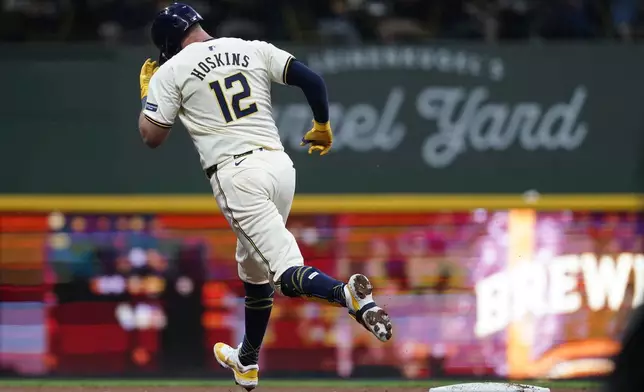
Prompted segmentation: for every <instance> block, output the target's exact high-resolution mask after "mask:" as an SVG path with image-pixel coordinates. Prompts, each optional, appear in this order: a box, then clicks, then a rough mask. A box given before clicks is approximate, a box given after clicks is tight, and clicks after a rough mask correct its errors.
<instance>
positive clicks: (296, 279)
mask: <svg viewBox="0 0 644 392" xmlns="http://www.w3.org/2000/svg"><path fill="white" fill-rule="evenodd" d="M316 271H317V269H315V268H313V267H308V266H294V267H290V268H288V269H287V270H286V271H284V273H283V274H282V276H280V278H279V280H278V281H277V282H276V285H275V287H276V289H277V290H278V292H279V293H280V294H282V295H284V296H285V297H293V298H295V297H301V296H302V291H303V290H302V287H301V282H302V280H304V278H306V277H308V275H310V273H312V272H316Z"/></svg>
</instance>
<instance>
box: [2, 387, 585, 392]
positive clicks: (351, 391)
mask: <svg viewBox="0 0 644 392" xmlns="http://www.w3.org/2000/svg"><path fill="white" fill-rule="evenodd" d="M428 388H429V387H426V388H420V387H405V388H396V387H390V386H386V387H374V386H369V387H359V388H357V387H349V388H339V387H332V388H329V387H326V388H324V387H300V388H297V387H259V388H257V389H255V390H254V391H253V392H427V390H428ZM592 390H593V388H552V389H551V392H590V391H592ZM2 392H246V390H245V389H242V388H239V387H237V386H234V385H233V386H231V387H221V386H219V387H178V386H177V387H143V386H137V387H115V386H106V387H101V386H91V387H90V386H70V387H50V386H33V387H31V386H30V387H4V388H2Z"/></svg>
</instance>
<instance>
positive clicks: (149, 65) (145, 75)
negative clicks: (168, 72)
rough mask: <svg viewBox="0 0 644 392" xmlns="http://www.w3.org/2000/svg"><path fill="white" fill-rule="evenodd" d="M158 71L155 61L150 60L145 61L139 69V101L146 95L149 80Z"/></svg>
mask: <svg viewBox="0 0 644 392" xmlns="http://www.w3.org/2000/svg"><path fill="white" fill-rule="evenodd" d="M158 69H159V66H158V65H157V62H156V61H152V59H147V60H145V63H143V66H142V67H141V74H140V75H139V85H140V86H141V99H143V97H145V96H147V95H148V86H149V85H150V79H152V75H154V73H155V72H156V71H157V70H158Z"/></svg>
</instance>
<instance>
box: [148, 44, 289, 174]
mask: <svg viewBox="0 0 644 392" xmlns="http://www.w3.org/2000/svg"><path fill="white" fill-rule="evenodd" d="M292 58H293V56H292V55H291V54H289V53H287V52H285V51H284V50H281V49H279V48H277V47H275V46H274V45H271V44H269V43H267V42H263V41H246V40H242V39H238V38H218V39H212V40H208V41H205V42H197V43H193V44H190V45H188V46H186V47H185V48H184V49H183V50H182V51H181V52H179V53H178V54H177V55H175V56H174V57H172V58H171V59H170V60H169V61H167V62H166V63H165V64H163V65H162V66H161V67H160V68H159V69H158V70H157V72H156V73H155V74H154V76H153V77H152V79H151V80H150V85H149V89H148V98H147V102H146V105H145V108H144V110H143V114H144V115H145V116H146V117H147V119H148V120H150V121H151V122H152V123H154V124H156V125H159V126H161V127H168V128H169V127H171V126H172V125H173V124H174V122H175V118H176V117H179V119H180V120H181V122H182V124H183V125H184V126H185V128H186V129H187V130H188V133H189V134H190V137H191V138H192V141H193V143H194V145H195V147H196V149H197V152H198V153H199V157H200V160H201V165H202V167H203V168H204V169H205V168H207V167H209V166H212V165H214V164H216V163H219V162H221V161H223V160H225V159H226V158H228V157H230V156H233V155H236V154H240V153H243V152H246V151H249V150H253V149H256V148H259V147H263V148H266V149H269V150H283V149H284V148H283V146H282V143H281V141H280V138H279V134H278V131H277V126H276V125H275V121H274V120H273V115H272V110H271V83H273V82H274V83H280V84H285V83H286V82H285V78H286V69H287V67H288V64H289V62H290V61H291V60H292Z"/></svg>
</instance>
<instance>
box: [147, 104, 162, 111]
mask: <svg viewBox="0 0 644 392" xmlns="http://www.w3.org/2000/svg"><path fill="white" fill-rule="evenodd" d="M158 109H159V105H157V104H154V103H151V102H146V103H145V110H149V111H151V112H156V111H157V110H158Z"/></svg>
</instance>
